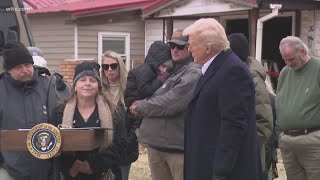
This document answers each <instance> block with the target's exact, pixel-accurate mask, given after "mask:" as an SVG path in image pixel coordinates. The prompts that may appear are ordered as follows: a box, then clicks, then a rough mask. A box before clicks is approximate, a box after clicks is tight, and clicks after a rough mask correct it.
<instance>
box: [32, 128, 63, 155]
mask: <svg viewBox="0 0 320 180" xmlns="http://www.w3.org/2000/svg"><path fill="white" fill-rule="evenodd" d="M27 147H28V150H29V152H30V153H31V154H32V155H33V156H34V157H36V158H38V159H50V158H52V157H53V156H55V155H56V154H57V153H58V152H59V150H60V147H61V134H60V131H59V129H58V128H57V127H55V126H53V125H51V124H47V123H41V124H38V125H36V126H34V127H33V128H32V129H31V130H30V131H29V132H28V135H27Z"/></svg>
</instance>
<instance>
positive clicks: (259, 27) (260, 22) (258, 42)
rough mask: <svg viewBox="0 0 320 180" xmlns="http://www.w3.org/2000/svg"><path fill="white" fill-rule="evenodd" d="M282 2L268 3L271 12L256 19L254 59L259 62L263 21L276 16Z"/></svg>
mask: <svg viewBox="0 0 320 180" xmlns="http://www.w3.org/2000/svg"><path fill="white" fill-rule="evenodd" d="M281 6H282V4H270V8H271V9H272V12H271V13H270V14H268V15H266V16H263V17H262V18H260V19H258V21H257V40H256V59H257V60H258V61H260V62H261V54H262V53H261V52H262V51H261V49H262V33H263V23H264V22H265V21H268V20H269V19H272V18H274V17H276V16H278V12H279V9H281Z"/></svg>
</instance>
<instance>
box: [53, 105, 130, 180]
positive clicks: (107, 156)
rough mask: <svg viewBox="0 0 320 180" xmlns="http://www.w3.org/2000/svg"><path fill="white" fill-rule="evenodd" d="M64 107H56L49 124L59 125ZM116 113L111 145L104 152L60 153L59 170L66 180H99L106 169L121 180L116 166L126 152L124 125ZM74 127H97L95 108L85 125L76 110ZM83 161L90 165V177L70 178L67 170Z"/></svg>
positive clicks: (97, 117) (97, 116)
mask: <svg viewBox="0 0 320 180" xmlns="http://www.w3.org/2000/svg"><path fill="white" fill-rule="evenodd" d="M64 107H65V105H64V104H63V105H59V106H57V107H56V108H55V109H54V110H53V112H52V116H51V118H50V123H51V124H54V125H55V126H57V125H58V124H61V122H62V117H63V111H64ZM117 118H118V115H117V111H116V112H115V113H114V115H113V124H114V135H113V143H112V144H111V145H110V146H109V147H108V148H106V149H104V150H99V149H95V150H92V151H86V152H67V153H62V154H61V155H60V157H59V167H60V169H61V173H62V174H63V175H64V177H65V178H66V180H69V179H70V180H100V178H101V175H102V173H103V172H106V170H108V169H112V171H113V173H114V174H115V176H116V180H121V171H120V170H119V168H118V166H119V163H120V160H121V158H122V156H123V154H124V151H125V150H126V146H127V144H126V141H125V138H124V134H123V132H124V128H125V127H124V123H122V122H121V121H118V119H117ZM74 119H75V123H74V127H77V128H80V127H99V126H100V124H99V123H97V122H98V121H97V120H98V119H99V115H98V110H97V107H96V109H95V111H94V112H93V113H92V114H91V116H90V117H89V119H88V120H87V123H85V122H84V121H83V119H82V117H81V115H80V113H79V111H78V110H77V108H76V109H75V112H74ZM77 159H78V160H81V161H85V160H87V161H88V162H89V164H90V167H91V169H92V171H93V174H92V175H85V174H81V173H80V174H79V175H78V176H77V177H76V178H72V177H70V176H69V173H68V172H69V170H70V168H71V167H72V165H73V163H74V161H75V160H77Z"/></svg>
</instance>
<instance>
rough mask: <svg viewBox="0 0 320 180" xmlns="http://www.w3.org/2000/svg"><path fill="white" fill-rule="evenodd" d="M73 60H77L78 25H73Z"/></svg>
mask: <svg viewBox="0 0 320 180" xmlns="http://www.w3.org/2000/svg"><path fill="white" fill-rule="evenodd" d="M74 59H78V25H77V24H75V25H74Z"/></svg>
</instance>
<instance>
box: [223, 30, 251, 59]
mask: <svg viewBox="0 0 320 180" xmlns="http://www.w3.org/2000/svg"><path fill="white" fill-rule="evenodd" d="M228 40H229V42H230V48H231V49H232V51H233V52H234V53H235V54H236V55H237V56H238V57H239V58H240V59H241V60H242V61H243V62H246V61H247V58H248V56H249V42H248V39H247V38H246V36H245V35H244V34H243V33H234V34H231V35H229V36H228Z"/></svg>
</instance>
